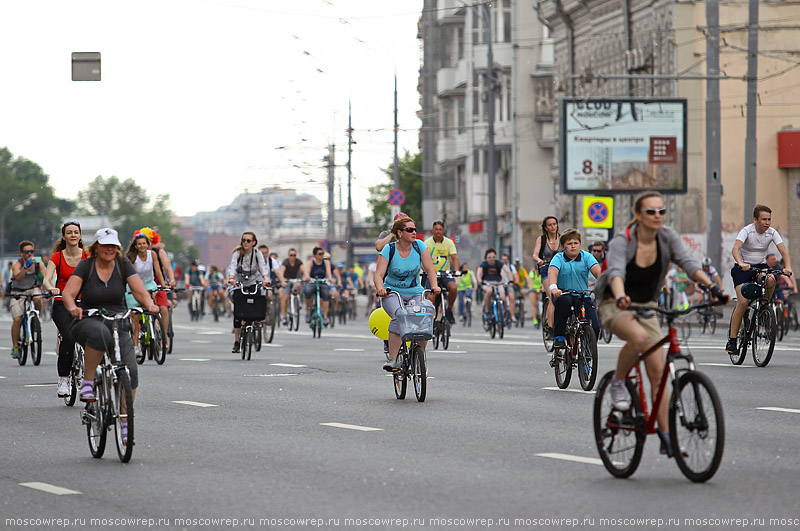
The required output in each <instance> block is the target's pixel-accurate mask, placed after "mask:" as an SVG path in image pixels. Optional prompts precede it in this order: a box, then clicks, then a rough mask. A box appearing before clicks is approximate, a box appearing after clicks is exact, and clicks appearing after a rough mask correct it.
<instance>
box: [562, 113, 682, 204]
mask: <svg viewBox="0 0 800 531" xmlns="http://www.w3.org/2000/svg"><path fill="white" fill-rule="evenodd" d="M560 120H561V136H560V148H561V165H560V166H561V184H562V188H561V189H562V191H563V192H564V193H582V194H592V193H596V192H606V193H608V192H612V193H638V192H643V191H647V190H658V191H660V192H665V193H686V148H685V146H686V100H685V99H658V100H655V99H624V98H623V99H577V98H575V99H563V100H561V116H560Z"/></svg>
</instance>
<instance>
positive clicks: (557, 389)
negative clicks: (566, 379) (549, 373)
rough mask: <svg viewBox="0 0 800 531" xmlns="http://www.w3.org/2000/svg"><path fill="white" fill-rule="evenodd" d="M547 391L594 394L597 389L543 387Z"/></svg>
mask: <svg viewBox="0 0 800 531" xmlns="http://www.w3.org/2000/svg"><path fill="white" fill-rule="evenodd" d="M542 389H544V390H545V391H567V392H569V393H581V394H583V395H593V394H595V392H596V391H584V390H583V389H561V388H559V387H542Z"/></svg>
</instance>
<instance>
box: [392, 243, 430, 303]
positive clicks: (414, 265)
mask: <svg viewBox="0 0 800 531" xmlns="http://www.w3.org/2000/svg"><path fill="white" fill-rule="evenodd" d="M389 248H390V246H389V245H385V246H384V247H383V250H382V251H381V256H383V257H384V258H386V259H387V260H388V259H389ZM417 248H418V249H419V251H420V252H419V253H418V252H417V251H415V250H414V249H413V247H412V249H411V252H410V253H408V256H407V257H406V258H403V257H402V256H400V250H399V249H397V248H395V251H394V257H393V258H392V261H391V262H390V263H389V265H388V266H387V268H386V278H384V279H383V284H384V286H386V287H387V288H392V290H394V291H396V292H398V293H399V294H400V295H405V296H409V295H419V294H420V293H422V292H423V291H424V289H423V288H422V285H420V283H419V270H420V267H421V265H422V263H421V261H420V253H422V252H425V251H426V250H427V249H428V248H427V247H425V243H424V242H423V241H422V240H417Z"/></svg>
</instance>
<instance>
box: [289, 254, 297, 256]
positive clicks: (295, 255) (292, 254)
mask: <svg viewBox="0 0 800 531" xmlns="http://www.w3.org/2000/svg"><path fill="white" fill-rule="evenodd" d="M289 256H290V257H295V256H297V255H296V254H290V255H289Z"/></svg>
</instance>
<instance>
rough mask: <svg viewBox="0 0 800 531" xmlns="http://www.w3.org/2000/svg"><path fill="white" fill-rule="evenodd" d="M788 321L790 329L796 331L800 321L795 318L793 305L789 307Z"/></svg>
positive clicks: (795, 310)
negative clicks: (790, 324) (790, 325)
mask: <svg viewBox="0 0 800 531" xmlns="http://www.w3.org/2000/svg"><path fill="white" fill-rule="evenodd" d="M789 322H790V323H792V331H793V332H797V329H798V327H800V322H798V320H797V309H796V308H795V307H794V306H791V307H790V308H789Z"/></svg>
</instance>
